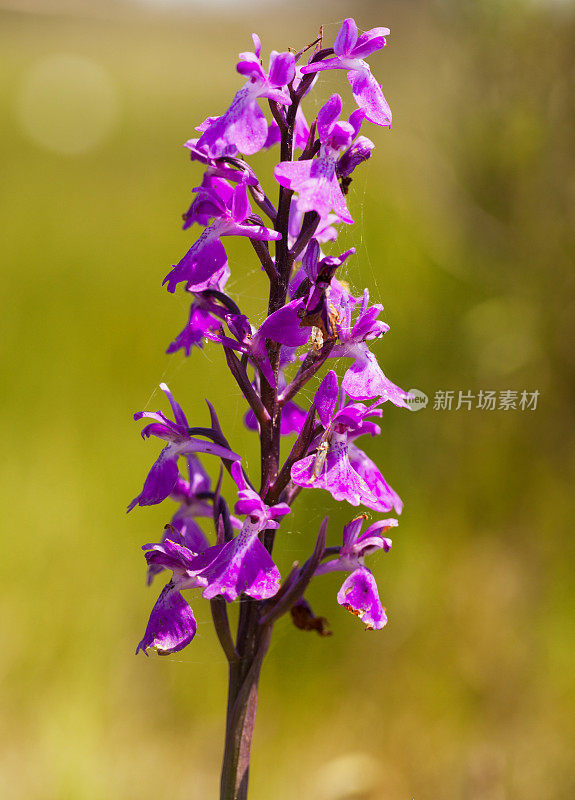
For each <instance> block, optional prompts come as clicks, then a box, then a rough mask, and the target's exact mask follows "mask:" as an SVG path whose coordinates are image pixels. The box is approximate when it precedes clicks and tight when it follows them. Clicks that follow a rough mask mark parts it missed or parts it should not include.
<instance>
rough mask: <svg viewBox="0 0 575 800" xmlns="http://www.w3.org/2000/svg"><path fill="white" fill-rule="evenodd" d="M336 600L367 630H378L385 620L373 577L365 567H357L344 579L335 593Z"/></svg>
mask: <svg viewBox="0 0 575 800" xmlns="http://www.w3.org/2000/svg"><path fill="white" fill-rule="evenodd" d="M337 602H338V603H339V604H340V606H343V607H344V608H346V609H347V610H348V611H350V612H351V613H352V614H355V616H356V617H359V618H360V620H361V621H362V622H363V623H364V624H365V626H366V628H367V629H368V630H379V629H380V628H383V627H384V625H385V624H386V622H387V616H386V614H385V609H384V608H383V606H382V605H381V602H380V599H379V594H378V591H377V584H376V582H375V578H374V577H373V575H372V574H371V572H370V571H369V570H368V569H367V567H358V568H357V569H356V570H355V572H352V573H351V575H350V576H349V577H348V578H346V579H345V581H344V582H343V584H342V587H341V589H340V590H339V592H338V593H337Z"/></svg>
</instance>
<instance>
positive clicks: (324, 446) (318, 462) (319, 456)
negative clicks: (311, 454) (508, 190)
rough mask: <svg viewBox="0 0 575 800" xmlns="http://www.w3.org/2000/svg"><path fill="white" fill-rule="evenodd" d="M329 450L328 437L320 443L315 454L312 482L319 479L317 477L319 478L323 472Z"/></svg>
mask: <svg viewBox="0 0 575 800" xmlns="http://www.w3.org/2000/svg"><path fill="white" fill-rule="evenodd" d="M328 450H329V440H328V439H325V440H322V441H321V442H320V443H319V446H318V448H317V451H316V455H315V461H314V462H313V471H312V476H311V480H312V482H313V481H315V480H317V478H319V476H320V475H321V473H322V472H323V470H324V467H325V460H326V458H327V453H328Z"/></svg>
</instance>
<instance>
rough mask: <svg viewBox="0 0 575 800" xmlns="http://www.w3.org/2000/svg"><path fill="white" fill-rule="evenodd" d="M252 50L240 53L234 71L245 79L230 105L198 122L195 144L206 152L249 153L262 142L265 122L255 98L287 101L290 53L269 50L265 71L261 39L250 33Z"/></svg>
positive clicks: (292, 69) (291, 75)
mask: <svg viewBox="0 0 575 800" xmlns="http://www.w3.org/2000/svg"><path fill="white" fill-rule="evenodd" d="M252 38H253V41H254V49H255V53H240V60H239V62H238V65H237V71H238V72H239V73H240V75H245V76H246V77H247V78H248V80H247V81H246V83H245V84H244V86H243V87H242V88H241V89H240V90H239V91H238V92H237V93H236V95H235V97H234V99H233V101H232V104H231V106H230V107H229V108H228V110H227V111H226V112H225V113H224V114H223V115H222V116H221V117H213V118H211V119H210V120H209V121H207V124H206V125H204V126H202V127H203V128H204V131H203V133H202V136H201V137H200V139H199V141H198V143H197V147H198V149H201V148H205V149H206V150H207V152H208V154H209V155H210V156H220V155H222V154H228V153H229V152H230V151H233V150H235V152H237V151H239V152H240V153H243V154H244V155H247V156H250V155H253V154H254V153H257V152H258V150H261V149H262V147H264V146H265V144H266V140H267V138H268V124H267V122H266V118H265V116H264V114H263V112H262V110H261V109H260V108H259V106H258V103H257V101H258V98H260V97H265V98H267V99H269V100H275V102H276V103H281V104H282V105H286V106H289V105H291V99H290V96H289V93H288V92H287V90H286V89H285V88H284V87H285V86H286V85H287V84H288V83H291V81H292V80H293V78H294V76H295V58H294V55H293V53H278V52H276V51H275V50H273V51H272V53H271V55H270V61H269V70H268V73H267V74H266V72H265V71H264V69H263V67H262V65H261V62H260V53H261V43H260V39H259V37H258V36H257V35H256V34H253V37H252Z"/></svg>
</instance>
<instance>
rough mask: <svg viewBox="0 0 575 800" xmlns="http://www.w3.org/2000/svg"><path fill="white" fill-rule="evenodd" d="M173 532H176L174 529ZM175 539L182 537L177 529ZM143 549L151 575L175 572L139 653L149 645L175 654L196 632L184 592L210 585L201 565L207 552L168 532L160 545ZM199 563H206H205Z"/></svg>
mask: <svg viewBox="0 0 575 800" xmlns="http://www.w3.org/2000/svg"><path fill="white" fill-rule="evenodd" d="M169 528H170V526H168V529H169ZM170 532H171V533H174V532H173V530H172V531H170ZM175 538H180V537H179V536H178V533H177V532H176V534H175ZM204 542H205V540H204ZM204 542H202V541H197V542H196V544H197V545H200V546H201V547H203V545H204ZM206 545H207V543H206ZM142 550H144V551H145V555H146V561H147V562H148V576H150V575H152V576H153V575H154V574H156V573H158V572H161V571H162V570H163V569H169V570H171V571H172V580H171V581H170V582H169V583H167V584H166V586H164V588H163V589H162V591H161V593H160V596H159V597H158V599H157V601H156V603H155V605H154V607H153V609H152V612H151V614H150V619H149V621H148V625H147V627H146V632H145V633H144V637H143V639H142V641H141V642H140V643H139V645H138V647H137V649H136V653H138V652H139V651H140V650H142V651H143V652H144V653H145V652H146V649H147V648H154V649H155V650H157V652H158V653H159V654H161V655H167V654H168V653H175V652H177V651H178V650H182V649H183V648H184V647H186V645H188V644H189V643H190V642H191V641H192V639H193V638H194V636H195V633H196V627H197V624H196V620H195V617H194V615H193V612H192V609H191V608H190V606H189V605H188V603H187V602H186V601H185V600H184V598H183V597H182V595H181V594H180V591H181V590H183V589H198V588H204V587H205V586H206V585H207V582H206V580H205V579H204V578H202V577H200V576H199V575H198V567H197V556H198V552H203V551H194V550H191V549H190V548H189V547H188V546H187V545H184V544H180V543H178V542H176V541H173V540H172V538H171V537H169V536H167V535H166V532H165V533H164V538H163V539H162V541H161V542H160V543H159V544H146V545H144V547H143V548H142ZM199 566H200V567H201V566H203V563H200V564H199ZM148 582H149V581H148Z"/></svg>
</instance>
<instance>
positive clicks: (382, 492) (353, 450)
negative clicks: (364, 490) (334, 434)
mask: <svg viewBox="0 0 575 800" xmlns="http://www.w3.org/2000/svg"><path fill="white" fill-rule="evenodd" d="M348 450H349V460H350V463H351V466H352V467H353V469H354V470H355V472H356V473H357V474H358V475H359V476H360V477H361V478H362V480H363V482H364V484H365V485H366V486H367V487H368V489H369V493H370V495H371V497H372V498H373V499H372V500H371V501H369V499H368V500H365V501H364V502H365V505H366V506H368V508H372V509H373V510H374V511H380V512H382V513H386V512H387V511H391V509H392V508H394V509H395V512H396V514H401V511H402V509H403V503H402V501H401V498H400V497H399V495H398V494H397V492H395V491H394V490H393V489H392V488H391V486H390V485H389V484H388V483H387V481H386V480H385V478H384V477H383V475H382V474H381V472H380V471H379V469H378V467H377V466H376V465H375V464H374V462H373V461H372V460H371V458H369V456H367V455H366V454H365V453H364V452H363V450H360V449H359V447H356V446H355V445H354V444H353V443H350V444H349V446H348Z"/></svg>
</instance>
